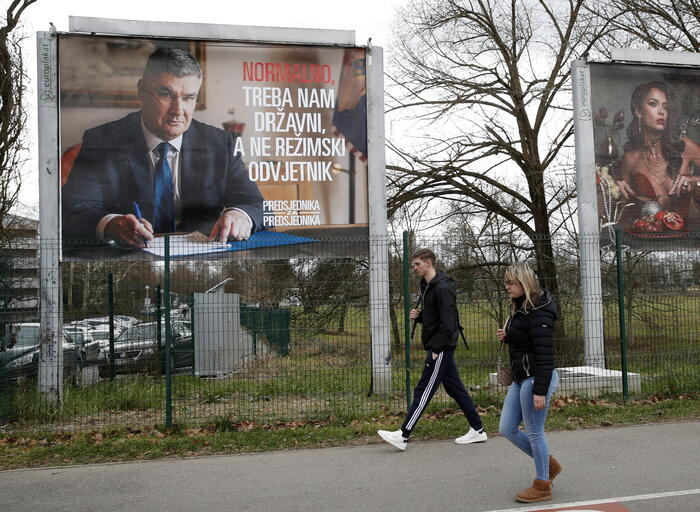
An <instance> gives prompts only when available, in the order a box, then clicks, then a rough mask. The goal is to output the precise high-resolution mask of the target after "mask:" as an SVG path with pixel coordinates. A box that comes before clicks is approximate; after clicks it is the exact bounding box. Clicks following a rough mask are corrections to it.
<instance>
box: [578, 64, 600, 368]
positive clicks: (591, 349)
mask: <svg viewBox="0 0 700 512" xmlns="http://www.w3.org/2000/svg"><path fill="white" fill-rule="evenodd" d="M571 80H572V82H573V84H572V85H573V100H574V141H575V145H576V190H577V197H578V226H579V254H580V259H581V261H580V267H581V301H582V306H583V336H584V357H585V361H586V365H588V366H594V367H597V368H604V367H605V343H604V338H603V296H602V287H601V277H600V233H599V227H598V198H597V195H596V188H595V183H596V181H595V154H594V150H593V147H594V146H593V112H592V109H591V79H590V68H589V66H588V63H587V62H584V61H581V60H576V61H574V62H572V63H571Z"/></svg>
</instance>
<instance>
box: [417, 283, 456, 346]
mask: <svg viewBox="0 0 700 512" xmlns="http://www.w3.org/2000/svg"><path fill="white" fill-rule="evenodd" d="M420 291H421V296H422V298H423V310H422V311H421V313H420V315H418V318H417V319H416V321H417V322H421V323H422V324H423V331H422V333H421V341H422V342H423V347H424V348H425V350H431V351H433V352H434V353H436V354H439V353H440V352H442V351H443V350H445V349H448V348H454V347H456V346H457V338H458V337H459V315H458V313H457V304H456V296H457V292H456V286H455V281H454V279H452V278H451V277H450V276H448V275H447V274H446V273H445V272H444V271H442V270H438V271H437V272H436V274H435V277H433V278H432V279H431V280H430V282H429V283H428V282H426V280H425V278H424V279H421V280H420Z"/></svg>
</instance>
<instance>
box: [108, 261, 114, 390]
mask: <svg viewBox="0 0 700 512" xmlns="http://www.w3.org/2000/svg"><path fill="white" fill-rule="evenodd" d="M107 311H108V312H109V380H114V374H115V373H116V369H115V365H116V363H115V361H114V275H113V274H112V273H111V272H110V273H109V274H107Z"/></svg>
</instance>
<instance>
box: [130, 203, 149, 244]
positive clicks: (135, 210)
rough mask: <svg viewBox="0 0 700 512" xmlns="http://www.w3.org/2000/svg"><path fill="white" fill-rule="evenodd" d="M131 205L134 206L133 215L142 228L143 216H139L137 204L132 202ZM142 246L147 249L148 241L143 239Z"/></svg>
mask: <svg viewBox="0 0 700 512" xmlns="http://www.w3.org/2000/svg"><path fill="white" fill-rule="evenodd" d="M133 205H134V215H135V216H136V218H137V219H138V220H139V222H140V223H141V225H142V226H144V223H143V215H141V208H139V204H138V203H137V202H136V201H133ZM143 245H144V247H148V240H146V239H145V238H144V239H143Z"/></svg>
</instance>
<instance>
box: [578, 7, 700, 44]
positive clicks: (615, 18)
mask: <svg viewBox="0 0 700 512" xmlns="http://www.w3.org/2000/svg"><path fill="white" fill-rule="evenodd" d="M591 10H592V11H594V12H595V13H597V14H598V15H599V16H600V17H601V18H603V19H605V20H606V21H607V22H608V23H609V24H610V26H611V27H612V28H613V29H614V33H613V34H614V38H613V39H614V41H615V43H614V44H615V45H616V46H621V47H627V46H643V47H647V48H651V49H652V50H669V51H673V50H680V51H687V52H700V1H698V0H610V1H607V0H606V1H604V2H603V1H600V2H597V3H595V4H593V5H592V6H591ZM606 46H607V45H606ZM606 46H603V47H602V48H601V49H602V51H603V52H605V50H606Z"/></svg>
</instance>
